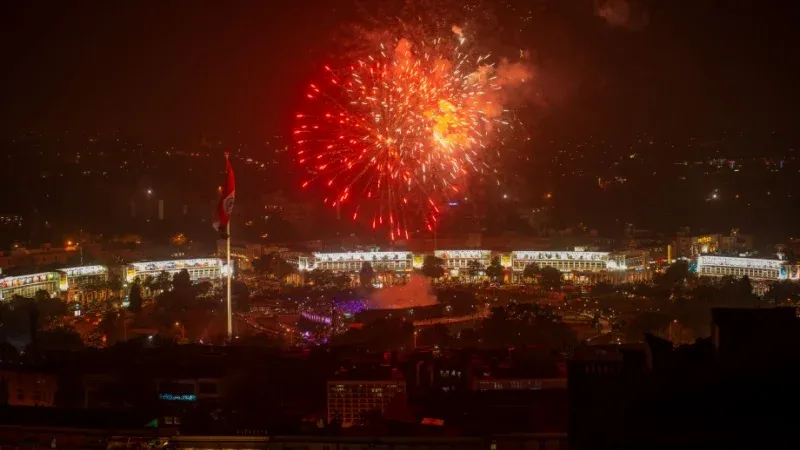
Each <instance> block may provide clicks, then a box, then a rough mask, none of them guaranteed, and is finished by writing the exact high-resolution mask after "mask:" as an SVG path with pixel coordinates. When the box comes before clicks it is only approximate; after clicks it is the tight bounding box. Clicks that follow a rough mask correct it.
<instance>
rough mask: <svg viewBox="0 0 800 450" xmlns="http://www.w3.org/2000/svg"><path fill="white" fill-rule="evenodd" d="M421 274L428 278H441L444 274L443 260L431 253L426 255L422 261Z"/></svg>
mask: <svg viewBox="0 0 800 450" xmlns="http://www.w3.org/2000/svg"><path fill="white" fill-rule="evenodd" d="M422 274H423V275H425V276H426V277H428V278H436V279H438V278H441V277H442V276H444V260H442V258H438V257H436V256H433V255H428V256H426V257H425V260H424V261H423V262H422Z"/></svg>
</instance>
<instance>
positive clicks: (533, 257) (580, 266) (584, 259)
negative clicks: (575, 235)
mask: <svg viewBox="0 0 800 450" xmlns="http://www.w3.org/2000/svg"><path fill="white" fill-rule="evenodd" d="M608 262H609V253H608V252H566V251H564V252H562V251H551V250H545V251H515V252H511V268H512V269H513V270H514V272H522V271H524V270H525V266H527V265H528V264H536V265H538V266H539V267H554V268H556V269H558V270H560V271H561V272H599V271H602V270H607V269H608Z"/></svg>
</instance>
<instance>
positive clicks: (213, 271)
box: [125, 258, 225, 283]
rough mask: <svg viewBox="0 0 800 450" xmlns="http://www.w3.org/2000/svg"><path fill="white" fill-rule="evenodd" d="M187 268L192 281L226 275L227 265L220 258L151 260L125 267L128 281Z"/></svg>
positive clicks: (171, 273)
mask: <svg viewBox="0 0 800 450" xmlns="http://www.w3.org/2000/svg"><path fill="white" fill-rule="evenodd" d="M184 269H186V271H187V272H189V276H190V277H191V279H192V281H194V282H197V281H202V280H215V279H218V278H220V277H222V276H223V275H225V265H224V264H223V262H222V260H221V259H218V258H198V259H176V260H173V261H149V262H140V263H133V264H129V265H128V266H127V267H126V269H125V279H126V281H127V282H128V283H131V282H133V280H134V279H135V278H137V277H138V278H139V279H141V280H144V279H145V278H146V277H148V276H152V277H154V278H155V277H158V275H159V274H160V273H161V272H166V273H168V274H170V276H171V275H174V274H176V273H178V272H180V271H181V270H184Z"/></svg>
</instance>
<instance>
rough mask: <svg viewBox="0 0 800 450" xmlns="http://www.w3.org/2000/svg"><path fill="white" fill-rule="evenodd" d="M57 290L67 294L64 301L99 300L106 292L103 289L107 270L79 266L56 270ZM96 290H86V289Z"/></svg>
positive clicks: (106, 279)
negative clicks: (57, 276) (57, 275)
mask: <svg viewBox="0 0 800 450" xmlns="http://www.w3.org/2000/svg"><path fill="white" fill-rule="evenodd" d="M58 273H59V274H60V277H59V289H60V290H61V292H65V293H66V294H67V298H66V300H67V301H68V302H71V301H80V300H101V299H104V298H106V296H107V295H108V291H107V290H106V289H105V288H104V285H105V283H106V282H107V281H108V268H106V267H105V266H80V267H68V268H66V269H58ZM90 286H92V287H96V288H98V289H94V288H92V289H86V288H87V287H90Z"/></svg>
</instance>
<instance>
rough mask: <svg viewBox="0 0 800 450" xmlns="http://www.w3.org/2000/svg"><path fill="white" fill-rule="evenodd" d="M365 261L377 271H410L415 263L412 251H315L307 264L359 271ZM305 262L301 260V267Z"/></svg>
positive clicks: (309, 266)
mask: <svg viewBox="0 0 800 450" xmlns="http://www.w3.org/2000/svg"><path fill="white" fill-rule="evenodd" d="M365 262H368V263H370V265H371V266H372V270H374V271H375V272H386V271H392V272H410V271H411V269H412V267H413V263H414V261H413V255H412V254H411V252H341V253H314V255H313V258H312V259H311V260H310V261H307V262H305V266H306V267H307V268H308V270H315V269H319V270H330V271H332V272H345V273H357V272H359V271H360V270H361V266H362V265H363V264H364V263H365ZM303 263H304V262H303V261H301V263H300V266H301V267H302V266H303V265H304V264H303Z"/></svg>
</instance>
